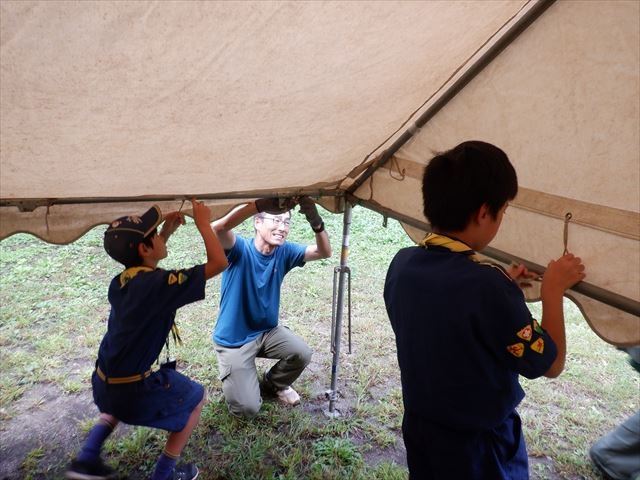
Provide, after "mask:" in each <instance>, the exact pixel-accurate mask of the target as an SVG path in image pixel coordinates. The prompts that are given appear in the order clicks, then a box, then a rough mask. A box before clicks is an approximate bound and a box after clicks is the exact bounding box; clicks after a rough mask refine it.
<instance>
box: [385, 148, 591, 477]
mask: <svg viewBox="0 0 640 480" xmlns="http://www.w3.org/2000/svg"><path fill="white" fill-rule="evenodd" d="M517 191H518V182H517V177H516V172H515V170H514V168H513V166H512V165H511V163H510V162H509V159H508V158H507V155H506V154H505V153H504V152H503V151H502V150H500V149H499V148H497V147H495V146H493V145H491V144H488V143H484V142H480V141H469V142H464V143H462V144H460V145H458V146H457V147H455V148H453V149H451V150H449V151H447V152H444V153H442V154H439V155H436V156H435V157H434V158H433V159H432V160H431V162H430V163H429V164H428V165H427V167H426V169H425V173H424V177H423V184H422V194H423V200H424V214H425V216H426V217H427V219H428V220H429V222H430V223H431V227H432V229H433V233H430V234H428V235H427V236H426V237H425V238H424V240H423V241H422V242H421V244H420V246H417V247H410V248H405V249H402V250H400V251H399V252H398V253H397V255H396V256H395V258H394V259H393V261H392V262H391V265H390V266H389V271H388V273H387V278H386V283H385V289H384V299H385V304H386V308H387V312H388V315H389V319H390V321H391V325H392V327H393V331H394V333H395V335H396V346H397V353H398V363H399V365H400V372H401V380H402V393H403V402H404V409H405V411H404V418H403V423H402V433H403V437H404V442H405V446H406V449H407V463H408V466H409V475H410V479H411V480H427V479H465V480H472V479H491V480H499V479H513V480H516V479H517V480H521V479H526V478H528V477H529V473H528V458H527V451H526V446H525V442H524V437H523V435H522V429H521V422H520V417H519V416H518V413H517V412H516V407H517V406H518V404H519V403H520V401H521V400H522V399H523V397H524V392H523V390H522V388H521V387H520V384H519V382H518V375H524V376H525V377H527V378H531V379H532V378H537V377H540V376H542V375H544V376H546V377H550V378H554V377H557V376H558V375H559V374H560V373H561V372H562V370H563V368H564V362H565V351H566V348H565V332H564V317H563V307H562V303H563V294H564V292H565V290H566V289H568V288H569V287H571V286H573V285H574V284H575V283H577V282H579V281H580V280H582V279H583V278H584V277H585V274H584V266H583V265H582V263H581V261H580V259H579V258H577V257H574V256H573V255H572V254H570V253H568V254H566V255H563V256H562V257H560V258H559V259H558V260H555V261H552V262H550V263H549V265H548V267H547V270H546V272H545V274H544V278H543V280H542V292H541V296H542V309H543V313H542V319H541V322H540V323H538V321H536V320H535V319H534V318H533V317H532V316H531V313H530V312H529V310H528V308H527V306H526V304H525V300H524V295H523V293H522V291H521V290H520V288H519V287H518V284H517V283H516V279H517V278H519V277H526V276H529V272H527V271H526V269H525V268H524V267H523V266H519V267H513V268H511V269H510V270H509V271H506V270H504V269H503V268H502V267H500V266H498V265H494V264H489V263H480V262H479V261H478V258H477V256H476V255H475V252H476V251H479V250H482V249H483V248H485V247H486V246H487V245H488V244H489V243H490V242H491V240H492V239H493V238H494V237H495V235H496V233H497V232H498V228H499V227H500V223H501V221H502V217H503V215H504V214H505V210H506V209H507V205H508V201H509V200H512V199H513V198H515V196H516V194H517ZM542 327H544V329H543V328H542Z"/></svg>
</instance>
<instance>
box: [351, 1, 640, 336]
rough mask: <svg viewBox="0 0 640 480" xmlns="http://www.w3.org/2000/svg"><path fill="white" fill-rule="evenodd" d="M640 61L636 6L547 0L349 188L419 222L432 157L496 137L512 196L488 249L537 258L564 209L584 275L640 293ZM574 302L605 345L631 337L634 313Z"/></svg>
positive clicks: (635, 328)
mask: <svg viewBox="0 0 640 480" xmlns="http://www.w3.org/2000/svg"><path fill="white" fill-rule="evenodd" d="M603 32H606V33H605V34H603ZM639 59H640V3H638V2H614V3H609V2H591V1H587V2H557V3H555V4H554V5H553V6H552V7H551V8H549V10H548V11H547V12H546V13H545V14H543V15H542V16H541V17H540V18H539V19H538V20H537V21H536V22H535V23H534V24H533V25H532V26H531V27H530V28H529V29H527V31H525V32H524V33H523V34H522V35H521V36H520V37H519V38H518V39H517V40H516V41H515V42H514V43H513V44H512V45H511V46H510V47H509V48H507V49H506V50H505V51H504V52H502V54H501V55H500V56H499V57H498V58H497V59H496V60H495V61H493V62H492V63H491V64H490V65H489V66H488V67H487V69H485V70H484V71H483V72H482V73H481V74H480V75H479V76H478V77H477V78H476V79H474V80H473V81H472V82H471V83H470V84H469V85H467V87H466V88H465V89H464V90H463V91H462V92H460V93H459V94H458V95H457V96H456V97H455V98H454V99H453V100H452V101H451V102H449V103H448V104H447V105H446V106H445V108H444V109H442V110H441V111H440V112H439V113H438V114H436V116H435V117H434V118H432V119H431V121H430V122H429V123H427V124H426V125H425V126H424V127H423V128H422V129H421V131H420V132H419V133H418V134H416V136H415V137H414V138H413V139H412V140H411V141H410V142H408V143H407V144H406V145H405V146H404V147H403V148H401V149H400V150H399V151H398V152H397V153H396V157H395V158H394V159H392V161H390V162H388V164H387V165H386V168H382V169H380V170H378V171H377V172H376V174H374V175H373V178H372V180H371V182H367V183H366V184H365V185H363V187H361V188H360V190H359V191H358V192H357V193H356V195H357V196H358V197H359V198H362V199H371V200H373V201H375V202H377V203H379V204H382V205H384V206H385V207H387V208H390V209H392V210H394V211H396V212H398V213H401V214H404V215H407V216H409V217H411V218H415V219H420V220H422V221H423V222H426V220H425V219H424V217H423V215H422V201H421V194H420V176H421V174H422V170H423V167H424V165H425V164H426V162H427V161H428V159H429V158H430V157H432V156H433V153H434V152H437V151H441V150H445V149H447V148H450V147H452V146H454V145H456V144H457V143H459V142H460V141H463V140H468V139H480V140H485V141H489V142H492V143H495V144H496V145H498V146H500V147H502V148H503V149H504V150H505V151H506V152H507V154H508V155H509V157H510V158H511V160H512V162H513V164H514V166H515V167H516V170H517V172H518V178H519V183H520V185H521V187H522V189H521V190H522V192H521V194H520V195H519V196H518V197H517V198H516V199H515V200H514V202H512V206H511V207H510V208H509V209H508V210H507V214H506V216H505V219H504V221H503V225H502V227H501V229H500V232H499V233H498V236H497V237H496V239H495V240H494V242H492V247H494V248H497V249H499V250H501V251H504V252H508V253H509V254H511V255H514V256H517V257H521V258H525V259H527V260H529V261H531V262H534V263H536V264H539V265H546V264H547V263H548V262H549V260H551V259H553V258H556V257H558V256H559V255H561V254H562V252H563V249H564V244H563V229H564V221H563V219H564V213H566V212H571V213H572V215H573V218H572V219H571V222H570V223H569V226H568V228H569V229H568V233H569V242H568V248H569V250H570V251H572V252H574V253H576V254H577V255H579V256H581V257H582V258H583V259H584V261H585V264H586V266H587V275H588V276H587V281H588V282H589V283H591V284H593V285H596V286H598V287H601V288H604V289H606V290H608V291H610V292H614V293H617V294H619V295H622V296H624V297H626V298H628V299H631V300H633V301H636V302H637V301H640V241H639V240H640V214H639V210H640V138H639V136H640V109H639V99H640V79H639V78H640V77H639V73H640V64H639ZM414 235H415V238H418V237H419V236H420V235H421V233H416V234H414ZM579 301H580V302H581V305H582V308H583V310H584V311H585V312H586V313H587V314H588V316H589V319H590V323H591V325H592V327H593V328H594V330H596V332H597V333H598V334H599V335H601V336H602V337H603V338H605V339H607V341H610V342H611V343H615V344H619V345H622V344H629V343H633V342H635V343H640V318H638V317H635V316H632V315H626V314H625V315H610V314H606V315H605V314H602V313H601V312H600V311H599V310H597V311H596V307H594V306H593V305H594V304H595V303H597V302H582V300H579ZM590 310H593V312H591V311H590Z"/></svg>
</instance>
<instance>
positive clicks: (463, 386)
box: [384, 247, 557, 430]
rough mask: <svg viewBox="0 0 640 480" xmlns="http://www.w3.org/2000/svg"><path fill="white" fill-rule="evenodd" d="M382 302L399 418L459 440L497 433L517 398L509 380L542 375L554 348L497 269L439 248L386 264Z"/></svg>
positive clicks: (518, 391)
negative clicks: (465, 434) (462, 434)
mask: <svg viewBox="0 0 640 480" xmlns="http://www.w3.org/2000/svg"><path fill="white" fill-rule="evenodd" d="M384 299H385V303H386V308H387V312H388V315H389V319H390V321H391V325H392V327H393V330H394V333H395V335H396V345H397V352H398V363H399V365H400V372H401V379H402V390H403V400H404V406H405V412H407V413H409V414H411V415H415V416H418V417H419V418H422V419H424V420H425V421H427V422H433V423H435V424H438V425H441V426H444V427H447V428H454V429H459V430H485V429H491V428H494V427H496V426H498V425H500V424H501V423H502V422H503V421H504V420H505V419H506V418H507V417H508V416H509V415H510V414H511V412H513V411H514V409H515V407H516V406H517V405H518V404H519V403H520V401H521V400H522V398H523V397H524V392H523V390H522V388H521V387H520V384H519V382H518V375H524V376H525V377H527V378H536V377H539V376H541V375H543V374H544V373H545V372H546V371H547V370H548V369H549V367H550V366H551V364H552V363H553V361H554V359H555V358H556V354H557V351H556V346H555V344H554V343H553V341H552V339H551V338H550V337H549V336H548V335H547V333H546V332H545V331H544V330H543V329H542V328H541V327H540V325H539V323H538V322H537V321H536V320H535V319H533V318H532V316H531V314H530V312H529V310H528V308H527V306H526V304H525V301H524V296H523V294H522V291H521V290H520V288H519V287H518V286H517V285H516V283H515V282H513V281H512V280H511V279H510V278H509V276H508V275H507V274H506V273H505V272H504V270H502V269H501V268H499V267H497V266H490V265H487V264H481V263H476V262H474V261H472V260H471V259H470V258H469V256H467V255H465V254H462V253H455V252H451V251H449V250H447V249H446V248H442V247H429V248H428V249H425V248H421V247H410V248H405V249H402V250H400V251H399V252H398V254H397V255H396V256H395V258H394V259H393V261H392V263H391V265H390V267H389V271H388V273H387V278H386V283H385V289H384Z"/></svg>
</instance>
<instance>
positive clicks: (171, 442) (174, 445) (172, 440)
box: [151, 392, 207, 480]
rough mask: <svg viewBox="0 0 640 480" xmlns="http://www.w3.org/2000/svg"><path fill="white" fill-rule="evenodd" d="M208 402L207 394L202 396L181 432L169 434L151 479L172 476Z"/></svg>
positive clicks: (161, 479)
mask: <svg viewBox="0 0 640 480" xmlns="http://www.w3.org/2000/svg"><path fill="white" fill-rule="evenodd" d="M206 402H207V394H206V392H205V394H204V395H203V396H202V400H201V401H200V403H199V404H198V405H197V406H196V408H194V409H193V412H191V415H190V416H189V420H187V424H186V425H185V426H184V428H183V429H182V430H180V431H179V432H171V433H170V434H169V438H167V443H165V446H164V450H163V452H162V454H161V455H160V458H158V462H157V463H156V469H155V471H154V472H153V476H152V477H151V480H166V479H168V478H171V477H170V475H171V473H172V472H173V469H174V467H175V466H176V462H177V461H178V459H179V458H180V455H181V454H182V450H183V449H184V447H185V445H186V444H187V441H188V440H189V437H190V436H191V432H193V429H194V428H195V426H196V425H197V424H198V421H199V420H200V413H202V407H203V406H204V404H205V403H206Z"/></svg>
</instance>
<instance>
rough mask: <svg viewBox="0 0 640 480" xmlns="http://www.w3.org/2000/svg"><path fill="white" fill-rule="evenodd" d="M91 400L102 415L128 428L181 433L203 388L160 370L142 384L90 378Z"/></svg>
mask: <svg viewBox="0 0 640 480" xmlns="http://www.w3.org/2000/svg"><path fill="white" fill-rule="evenodd" d="M91 383H92V385H93V400H94V402H95V403H96V405H97V406H98V409H99V410H100V412H102V413H108V414H109V415H113V416H114V417H116V418H117V419H118V420H120V421H121V422H124V423H127V424H129V425H141V426H144V427H153V428H160V429H162V430H168V431H170V432H179V431H180V430H182V429H183V428H184V427H185V425H186V424H187V421H188V420H189V416H190V415H191V412H193V410H194V409H195V408H196V406H198V404H199V403H200V401H201V400H202V399H203V397H204V387H203V386H202V385H200V384H199V383H196V382H194V381H192V380H190V379H189V378H188V377H185V376H184V375H182V374H181V373H178V372H177V371H175V370H173V369H169V368H161V369H160V370H158V371H156V372H154V373H152V374H151V375H150V376H149V377H148V378H146V379H144V380H143V381H141V382H136V383H128V384H123V385H107V384H106V383H105V382H103V381H102V380H101V379H100V377H98V375H96V373H95V372H94V373H93V376H92V377H91Z"/></svg>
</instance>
